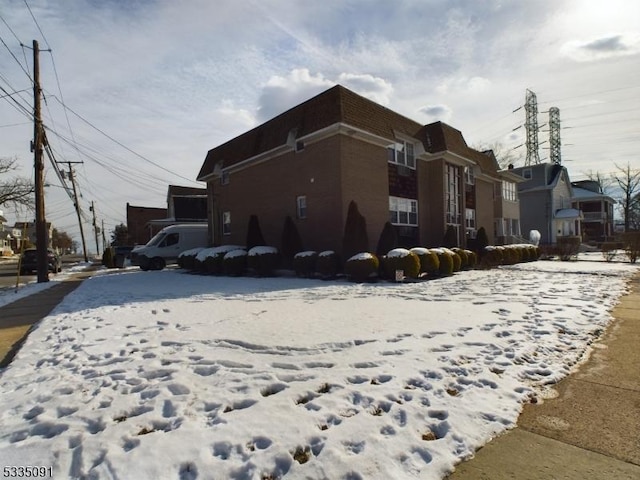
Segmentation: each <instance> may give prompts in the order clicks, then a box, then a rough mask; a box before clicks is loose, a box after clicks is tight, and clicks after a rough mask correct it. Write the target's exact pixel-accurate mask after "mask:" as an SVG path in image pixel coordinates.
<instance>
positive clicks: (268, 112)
mask: <svg viewBox="0 0 640 480" xmlns="http://www.w3.org/2000/svg"><path fill="white" fill-rule="evenodd" d="M337 83H339V84H341V85H344V86H345V87H347V88H349V89H351V90H353V91H355V92H356V93H358V94H360V95H362V96H364V97H367V98H369V99H371V100H373V101H374V102H377V103H380V104H382V105H387V104H389V103H390V101H391V94H392V92H393V86H392V85H391V83H390V82H388V81H386V80H385V79H383V78H380V77H375V76H373V75H370V74H355V73H345V72H343V73H341V74H339V75H338V77H337V79H336V80H332V79H330V78H327V77H326V76H325V75H324V74H322V73H317V74H312V73H311V72H309V69H307V68H297V69H294V70H291V72H289V74H288V75H286V76H280V75H274V76H272V77H271V78H270V79H269V80H268V81H267V83H266V85H265V86H264V87H263V89H262V93H261V94H260V99H259V102H258V103H259V105H258V112H257V116H258V119H259V120H260V121H265V120H268V119H270V118H272V117H274V116H276V115H278V114H280V113H282V112H284V111H286V110H287V109H289V108H292V107H294V106H296V105H298V104H299V103H301V102H303V101H305V100H308V99H309V98H311V97H313V96H315V95H317V94H319V93H321V92H323V91H324V90H326V89H328V88H331V87H332V86H334V85H336V84H337Z"/></svg>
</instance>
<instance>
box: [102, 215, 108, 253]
mask: <svg viewBox="0 0 640 480" xmlns="http://www.w3.org/2000/svg"><path fill="white" fill-rule="evenodd" d="M101 233H102V251H103V252H104V251H105V249H106V248H107V239H106V237H105V235H104V220H102V230H101Z"/></svg>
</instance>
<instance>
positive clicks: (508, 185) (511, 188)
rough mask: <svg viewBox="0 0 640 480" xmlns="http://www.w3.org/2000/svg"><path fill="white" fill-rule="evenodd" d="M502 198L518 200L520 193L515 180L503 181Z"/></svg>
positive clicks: (511, 200) (512, 200)
mask: <svg viewBox="0 0 640 480" xmlns="http://www.w3.org/2000/svg"><path fill="white" fill-rule="evenodd" d="M502 198H503V199H504V200H509V201H510V202H517V201H518V193H517V190H516V184H515V183H514V182H506V181H503V182H502Z"/></svg>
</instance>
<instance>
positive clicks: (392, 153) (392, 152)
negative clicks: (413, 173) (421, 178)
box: [387, 140, 416, 169]
mask: <svg viewBox="0 0 640 480" xmlns="http://www.w3.org/2000/svg"><path fill="white" fill-rule="evenodd" d="M387 158H388V160H389V163H395V164H396V165H404V166H405V167H409V168H413V169H415V168H416V157H415V149H414V146H413V143H411V142H407V141H405V140H398V141H396V143H394V144H392V145H390V146H389V147H387Z"/></svg>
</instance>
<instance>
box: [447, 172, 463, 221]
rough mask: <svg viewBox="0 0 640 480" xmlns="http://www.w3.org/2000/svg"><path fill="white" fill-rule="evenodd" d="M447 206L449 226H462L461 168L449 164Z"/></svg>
mask: <svg viewBox="0 0 640 480" xmlns="http://www.w3.org/2000/svg"><path fill="white" fill-rule="evenodd" d="M445 177H446V178H445V182H446V184H445V189H446V190H445V193H444V195H445V206H446V209H447V218H446V222H447V224H452V225H460V223H461V222H460V204H461V199H462V196H461V195H462V194H461V192H460V168H459V167H456V166H454V165H450V164H447V165H446V170H445Z"/></svg>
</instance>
